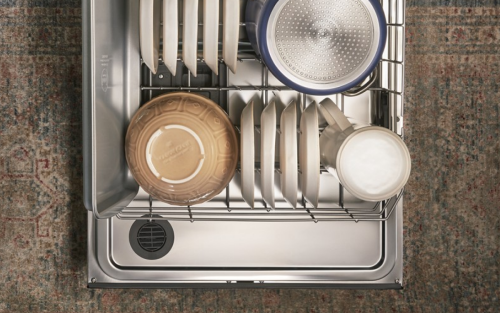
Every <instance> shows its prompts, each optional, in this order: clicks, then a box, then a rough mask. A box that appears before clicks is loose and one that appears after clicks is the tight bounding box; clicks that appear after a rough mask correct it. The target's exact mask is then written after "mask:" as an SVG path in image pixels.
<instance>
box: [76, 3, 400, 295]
mask: <svg viewBox="0 0 500 313" xmlns="http://www.w3.org/2000/svg"><path fill="white" fill-rule="evenodd" d="M115 2H119V1H118V0H109V1H103V2H100V3H97V2H94V1H93V0H86V1H84V3H83V13H84V14H83V15H84V40H85V38H87V39H89V38H90V39H89V40H90V41H89V43H88V44H87V46H90V47H91V48H90V49H89V50H88V51H87V52H86V53H85V49H84V69H85V67H86V66H89V67H91V68H92V67H94V69H92V70H89V72H88V73H87V74H86V75H87V78H89V76H90V77H91V78H92V79H90V78H89V80H88V81H87V83H88V85H90V86H87V88H85V87H84V123H85V127H86V129H84V142H86V144H87V146H85V145H84V153H85V155H86V158H87V159H90V161H87V162H88V163H86V167H85V169H84V172H85V173H86V175H87V176H86V177H85V178H84V184H85V185H86V192H87V193H86V196H85V201H86V207H87V208H88V209H89V212H88V230H89V232H88V236H89V241H88V262H89V267H88V286H89V287H91V288H170V287H181V288H182V287H189V288H191V287H216V288H235V287H236V288H240V287H244V288H257V287H290V288H298V287H301V288H303V287H328V288H331V287H339V288H402V240H403V236H402V234H403V225H402V213H403V197H402V195H399V196H398V197H394V198H393V199H390V200H388V201H387V203H386V202H383V203H381V204H380V205H375V203H371V202H365V201H362V200H359V199H357V198H355V197H354V196H352V195H350V194H349V193H348V192H347V191H345V190H344V189H343V188H342V187H341V186H340V184H339V182H338V180H336V178H335V177H333V176H332V175H331V174H329V173H328V172H326V171H324V170H323V171H322V172H321V173H322V174H321V181H320V188H321V189H320V203H319V206H318V208H316V209H315V208H312V207H311V206H309V205H308V204H307V203H306V202H305V200H304V199H303V197H302V196H301V194H300V192H299V194H298V200H299V203H301V204H302V207H301V209H297V210H293V209H291V208H289V207H288V204H287V202H286V201H285V200H284V199H283V196H282V194H281V192H280V173H279V171H277V172H276V180H275V193H276V209H275V210H274V211H273V210H270V209H268V208H267V207H266V204H265V202H264V201H263V199H262V196H261V194H260V189H259V188H260V184H259V180H260V174H259V172H258V170H257V171H256V179H255V181H256V193H255V203H256V205H255V209H251V208H249V207H248V205H247V204H246V203H245V202H244V201H243V200H242V196H241V190H240V175H239V173H238V172H237V173H236V175H235V177H234V178H233V180H232V181H231V183H230V185H229V186H228V188H227V189H226V190H224V191H223V192H222V193H221V194H220V195H219V196H217V197H215V198H214V199H213V200H212V201H210V202H207V203H206V204H202V205H200V206H198V208H193V209H192V210H191V208H189V209H178V208H173V207H170V206H169V205H167V204H164V203H162V202H159V201H156V200H154V199H151V198H150V197H149V195H148V194H146V193H145V192H144V191H143V190H142V189H141V188H138V186H137V185H136V184H135V182H134V181H133V179H132V178H131V176H130V174H129V173H128V169H127V167H126V163H124V158H123V155H122V154H123V151H122V150H120V149H122V148H121V147H122V146H121V145H122V144H123V139H122V138H121V136H122V135H123V134H124V133H123V134H122V132H124V131H125V130H126V126H127V125H128V120H129V118H130V117H131V116H132V115H133V112H135V110H136V109H137V106H135V104H134V101H136V100H137V101H138V102H139V103H141V104H144V103H145V102H147V101H148V100H150V99H151V98H153V97H155V96H157V95H159V94H162V93H165V92H170V91H174V90H176V91H178V90H180V89H182V90H184V91H190V92H196V93H198V94H201V95H203V96H206V97H208V98H211V99H212V100H213V101H215V102H216V103H218V104H219V105H220V106H221V107H222V108H224V109H225V110H226V111H227V113H228V114H229V117H230V119H231V120H232V122H233V123H234V124H235V126H236V128H238V126H239V118H240V115H241V111H242V110H243V107H244V106H245V105H246V104H247V103H248V102H249V101H254V104H256V107H257V108H260V110H262V108H263V107H264V106H265V105H267V103H269V101H275V102H276V104H277V108H278V113H277V114H278V116H279V114H280V113H281V111H280V110H282V109H283V108H284V107H285V106H286V105H287V104H288V103H289V102H290V101H291V100H292V99H294V100H296V101H299V102H300V103H301V106H305V105H308V104H309V103H311V102H313V101H316V102H320V101H321V100H322V99H323V98H324V97H315V96H310V95H304V94H299V93H297V92H296V91H293V90H289V89H287V88H286V87H285V86H283V85H282V84H281V83H280V82H279V81H278V80H277V79H275V78H274V77H273V76H272V75H271V74H270V73H269V72H268V71H267V69H266V68H265V66H264V65H262V64H261V63H260V62H259V60H258V59H256V58H255V56H252V54H251V53H250V54H246V52H247V51H244V53H242V54H241V56H240V59H241V60H240V61H241V62H240V63H239V64H238V71H237V73H236V74H233V73H231V72H230V71H228V69H227V68H226V66H225V65H224V64H223V63H220V68H219V73H220V75H219V76H216V75H214V74H213V73H212V72H211V71H210V70H209V69H208V67H207V66H206V65H205V64H204V63H202V62H200V63H199V64H198V68H199V69H198V76H197V77H196V78H195V77H193V76H192V75H191V73H189V72H188V71H187V69H186V68H185V67H184V66H183V64H182V62H180V61H179V64H178V70H177V72H178V74H177V76H176V77H172V76H171V75H170V73H169V72H168V70H167V68H166V67H165V65H164V64H163V63H162V62H160V66H159V70H158V72H157V73H156V75H152V74H151V72H150V71H149V70H148V69H147V67H146V66H145V65H144V64H139V60H140V58H139V56H138V53H137V52H134V49H136V48H137V42H138V38H137V37H138V34H137V31H136V30H135V28H134V27H137V25H135V23H136V22H135V20H134V18H133V16H134V14H136V13H137V11H136V9H137V7H138V1H134V0H131V1H128V2H127V5H125V6H123V5H122V6H121V7H120V6H119V3H115ZM244 5H245V1H242V7H243V8H244ZM383 6H384V10H385V12H386V16H387V18H388V22H389V26H388V27H389V28H390V29H389V38H388V45H387V47H386V52H385V53H384V57H383V60H382V61H381V62H380V64H379V67H378V72H377V74H376V75H377V79H376V82H375V84H374V85H373V86H372V87H371V88H370V89H369V90H368V91H365V92H363V93H361V94H360V95H357V96H354V97H347V96H344V95H341V94H338V95H332V96H330V98H331V99H333V100H334V101H335V102H336V103H337V104H338V105H339V107H340V108H341V109H342V110H343V111H344V113H345V114H346V116H348V117H349V118H352V119H354V120H357V121H361V122H364V123H371V124H376V125H381V126H385V127H387V128H389V129H391V130H393V131H395V132H396V133H398V134H399V135H403V134H402V131H403V127H402V126H403V123H402V122H403V120H402V114H403V101H402V95H403V77H404V76H403V61H404V54H403V47H404V19H401V16H402V15H404V1H403V0H391V1H385V0H384V1H383ZM113 8H115V9H113ZM134 12H135V13H134ZM401 12H403V13H401ZM107 17H111V18H107ZM391 19H394V20H391ZM92 23H94V24H92ZM116 23H118V24H120V25H122V24H123V25H125V26H126V27H124V30H123V32H124V33H123V34H120V32H119V31H118V30H116V29H117V28H116V25H115V24H116ZM97 26H99V27H97ZM96 29H99V30H100V31H99V32H96ZM103 29H110V32H109V33H108V32H105V31H102V30H103ZM86 31H87V33H85V32H86ZM113 32H118V33H113ZM120 35H123V37H124V38H125V39H124V41H123V42H122V41H121V39H119V37H120ZM242 36H243V37H242V39H241V41H242V42H243V44H240V46H241V47H242V49H241V50H245V49H248V45H245V39H246V38H245V35H242ZM109 42H113V43H114V44H113V45H110V44H109ZM84 43H85V42H84ZM117 47H122V48H126V49H128V51H129V52H128V53H123V52H120V49H118V48H117ZM84 48H85V47H84ZM134 58H137V60H134ZM85 60H87V61H85ZM136 63H137V66H136V65H134V64H136ZM103 68H106V77H105V85H103V84H104V83H103V80H102V75H103V74H102V73H104V70H103ZM117 68H118V69H117ZM113 69H114V70H113ZM99 76H101V77H100V82H96V81H98V78H99ZM84 85H85V76H84ZM91 86H94V87H91ZM141 86H142V87H141ZM241 86H246V87H248V88H244V89H242V88H241ZM252 87H254V88H252ZM131 88H134V89H133V90H132V89H131ZM86 92H87V93H88V95H87V97H88V98H87V99H86V100H85V94H86ZM113 93H116V94H113ZM131 103H132V104H131ZM85 106H90V108H88V110H87V111H86V107H85ZM257 111H259V109H257ZM99 112H105V115H106V119H100V118H99ZM299 114H300V112H299ZM103 115H104V114H103ZM109 116H113V118H111V119H110V118H109ZM258 117H259V119H260V114H259V115H258ZM299 118H300V115H299ZM113 123H115V125H111V126H112V127H110V124H113ZM320 124H321V121H320ZM85 127H84V128H85ZM106 129H108V131H106ZM103 130H104V131H105V132H103ZM109 130H112V131H109ZM256 131H257V132H258V129H257V130H256ZM99 133H100V134H102V136H97V135H96V134H99ZM258 137H259V136H256V139H257V138H258ZM277 139H278V141H277V142H276V146H277V147H279V136H277ZM259 146H260V145H259V142H257V143H256V148H257V151H256V156H257V162H258V161H259V160H258V156H259V155H260V151H259V149H258V147H259ZM106 149H107V150H106ZM105 150H106V151H105ZM115 150H116V151H118V152H116V153H115ZM103 151H104V152H103ZM276 152H277V160H279V154H278V153H279V149H277V151H276ZM113 158H114V159H113ZM277 168H279V165H277ZM99 169H101V171H99ZM120 188H121V189H120ZM137 188H138V189H137ZM137 190H138V191H137ZM100 199H104V200H102V201H101V200H100ZM385 208H387V210H386V209H385ZM257 212H258V213H257ZM373 212H375V213H376V214H378V217H379V219H378V220H373V219H371V218H367V219H364V218H363V217H366V216H373V215H370V214H374V213H373ZM148 213H150V215H148ZM252 214H255V216H258V218H248V219H247V220H245V218H242V216H248V215H252ZM376 214H375V215H376ZM214 216H215V217H218V218H214ZM330 216H334V217H335V218H330ZM339 216H340V217H341V218H338V217H339ZM156 219H166V220H168V221H169V224H170V225H171V228H172V230H173V236H172V238H169V240H171V241H172V243H173V244H172V247H171V250H170V251H169V252H168V253H167V254H166V255H165V256H163V257H160V258H156V259H145V258H144V257H141V256H140V255H138V254H137V253H136V251H135V250H134V248H133V246H132V244H131V243H130V242H131V239H130V238H131V228H132V227H133V224H134V223H136V222H137V221H141V220H143V221H144V222H145V223H146V222H148V221H150V220H156ZM280 220H281V221H280Z"/></svg>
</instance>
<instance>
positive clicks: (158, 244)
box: [129, 215, 174, 260]
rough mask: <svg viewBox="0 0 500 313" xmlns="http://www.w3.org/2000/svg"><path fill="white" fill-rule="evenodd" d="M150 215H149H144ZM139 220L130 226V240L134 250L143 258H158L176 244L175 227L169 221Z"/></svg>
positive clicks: (156, 216) (155, 216)
mask: <svg viewBox="0 0 500 313" xmlns="http://www.w3.org/2000/svg"><path fill="white" fill-rule="evenodd" d="M143 217H149V216H143ZM152 218H153V220H137V221H135V222H134V223H133V224H132V226H131V227H130V232H129V242H130V246H131V247H132V250H134V252H135V253H136V254H137V255H138V256H140V257H141V258H143V259H146V260H156V259H159V258H162V257H164V256H165V255H167V253H169V252H170V249H172V246H173V245H174V229H173V228H172V225H170V223H169V222H168V221H165V220H154V218H160V216H158V215H153V216H152Z"/></svg>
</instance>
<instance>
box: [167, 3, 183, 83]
mask: <svg viewBox="0 0 500 313" xmlns="http://www.w3.org/2000/svg"><path fill="white" fill-rule="evenodd" d="M177 1H178V0H163V63H165V65H166V66H167V68H168V70H169V71H170V73H172V75H174V76H175V73H176V72H177V50H178V45H179V29H178V27H179V26H178V14H179V13H178V7H177Z"/></svg>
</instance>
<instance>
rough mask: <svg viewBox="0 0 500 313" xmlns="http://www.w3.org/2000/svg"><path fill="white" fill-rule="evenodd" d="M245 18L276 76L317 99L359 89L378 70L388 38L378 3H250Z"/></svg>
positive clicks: (356, 0)
mask: <svg viewBox="0 0 500 313" xmlns="http://www.w3.org/2000/svg"><path fill="white" fill-rule="evenodd" d="M245 18H246V27H247V33H248V36H249V38H250V41H251V43H252V46H253V48H254V50H255V51H256V53H257V54H258V55H260V56H261V58H262V60H263V62H264V63H265V64H266V65H267V67H268V68H269V70H270V71H271V73H273V74H274V76H276V78H278V79H279V80H280V81H281V82H282V83H283V84H285V85H287V86H289V87H291V88H293V89H295V90H297V91H300V92H303V93H307V94H313V95H330V94H335V93H340V92H344V91H347V90H349V89H351V88H352V87H354V86H357V85H358V84H360V83H361V82H362V81H363V80H364V79H365V78H366V77H367V76H368V75H370V73H371V72H372V71H373V70H374V69H375V67H376V66H377V63H378V61H379V60H380V57H381V55H382V52H383V50H384V46H385V41H386V35H387V26H386V22H385V17H384V13H383V10H382V7H381V5H380V2H378V0H333V1H332V0H249V1H248V3H247V7H246V12H245Z"/></svg>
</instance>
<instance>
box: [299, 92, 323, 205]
mask: <svg viewBox="0 0 500 313" xmlns="http://www.w3.org/2000/svg"><path fill="white" fill-rule="evenodd" d="M299 145H300V146H299V164H300V169H301V172H302V173H301V175H300V186H301V189H302V194H303V195H304V198H306V200H307V202H309V203H310V204H311V205H312V206H313V207H315V208H316V207H318V197H319V180H320V177H319V175H320V173H319V171H320V164H319V157H320V154H319V130H318V109H317V105H316V102H313V103H311V104H309V106H308V107H307V108H306V109H305V110H304V112H303V113H302V117H301V118H300V143H299Z"/></svg>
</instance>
